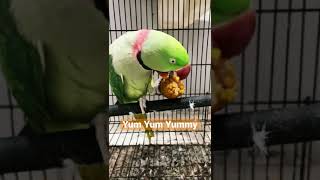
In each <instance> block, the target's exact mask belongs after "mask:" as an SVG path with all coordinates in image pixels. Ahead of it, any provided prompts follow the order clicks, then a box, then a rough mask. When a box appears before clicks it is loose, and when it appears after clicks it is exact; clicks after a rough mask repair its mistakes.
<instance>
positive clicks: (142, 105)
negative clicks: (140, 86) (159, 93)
mask: <svg viewBox="0 0 320 180" xmlns="http://www.w3.org/2000/svg"><path fill="white" fill-rule="evenodd" d="M146 102H147V99H146V97H145V96H144V97H141V98H140V99H139V106H140V110H141V113H142V114H145V113H146V111H145V110H144V109H145V108H146V107H147V105H146Z"/></svg>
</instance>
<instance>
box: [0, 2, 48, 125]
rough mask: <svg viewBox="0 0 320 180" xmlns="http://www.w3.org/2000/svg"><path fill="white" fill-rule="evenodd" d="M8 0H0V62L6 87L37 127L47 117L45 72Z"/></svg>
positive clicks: (32, 123) (31, 123)
mask: <svg viewBox="0 0 320 180" xmlns="http://www.w3.org/2000/svg"><path fill="white" fill-rule="evenodd" d="M9 8H10V6H9V1H8V0H2V1H1V2H0V65H1V68H2V72H3V74H4V76H5V78H6V80H7V84H8V86H9V89H10V90H11V91H12V94H13V96H14V97H15V98H16V100H17V102H18V104H19V105H20V106H21V108H22V109H23V111H24V112H25V113H26V115H27V116H28V119H29V123H30V125H31V127H32V128H33V129H35V130H36V131H42V130H43V125H42V123H41V121H43V120H44V121H45V120H49V118H50V116H49V113H48V110H47V109H46V107H47V106H46V105H47V103H46V96H45V91H44V79H43V77H44V75H43V70H42V66H41V60H40V57H39V54H38V52H37V51H36V49H35V48H34V47H33V46H32V45H31V44H30V43H28V42H27V41H25V39H24V38H23V37H22V36H21V35H20V34H19V33H18V31H17V27H16V25H15V22H14V20H13V18H12V16H11V14H10V11H9Z"/></svg>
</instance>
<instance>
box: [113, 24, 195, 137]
mask: <svg viewBox="0 0 320 180" xmlns="http://www.w3.org/2000/svg"><path fill="white" fill-rule="evenodd" d="M188 65H189V55H188V53H187V50H186V49H185V48H184V47H183V46H182V44H181V43H180V42H179V41H177V40H176V39H175V38H174V37H172V36H170V35H168V34H166V33H163V32H160V31H156V30H147V29H142V30H139V31H132V32H127V33H126V34H124V35H122V36H120V37H119V38H118V39H116V40H115V41H114V42H113V43H112V44H111V45H110V46H109V84H110V86H111V90H112V92H113V93H114V95H115V96H116V97H117V103H120V104H126V103H136V102H139V105H140V109H141V114H135V115H134V117H135V119H136V120H137V121H139V122H140V123H141V124H142V125H143V126H144V128H145V130H146V135H147V137H148V139H149V141H150V140H151V137H153V136H154V134H153V131H152V129H151V128H150V127H146V126H145V124H144V120H145V119H147V116H146V114H145V111H144V108H145V96H146V95H147V94H148V93H149V92H152V91H153V90H154V88H156V87H157V86H158V85H159V82H160V81H159V79H158V80H157V81H154V79H153V73H154V71H157V72H161V73H170V72H174V71H177V70H182V69H183V68H187V69H189V66H188Z"/></svg>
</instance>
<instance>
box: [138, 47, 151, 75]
mask: <svg viewBox="0 0 320 180" xmlns="http://www.w3.org/2000/svg"><path fill="white" fill-rule="evenodd" d="M137 59H138V62H139V64H140V65H141V66H142V67H143V68H144V69H146V70H150V71H151V70H152V69H151V68H149V67H148V66H146V65H145V64H144V63H143V61H142V59H141V51H139V52H138V54H137Z"/></svg>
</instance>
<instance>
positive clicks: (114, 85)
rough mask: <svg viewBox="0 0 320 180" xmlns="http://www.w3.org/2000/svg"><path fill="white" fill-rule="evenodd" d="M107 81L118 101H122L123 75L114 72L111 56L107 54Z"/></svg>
mask: <svg viewBox="0 0 320 180" xmlns="http://www.w3.org/2000/svg"><path fill="white" fill-rule="evenodd" d="M109 83H110V86H111V90H112V92H113V94H114V95H115V96H116V97H117V100H118V102H119V103H124V102H125V99H126V96H125V86H124V82H123V77H121V76H120V75H119V74H117V73H116V71H115V69H114V67H113V65H112V56H111V55H109Z"/></svg>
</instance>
